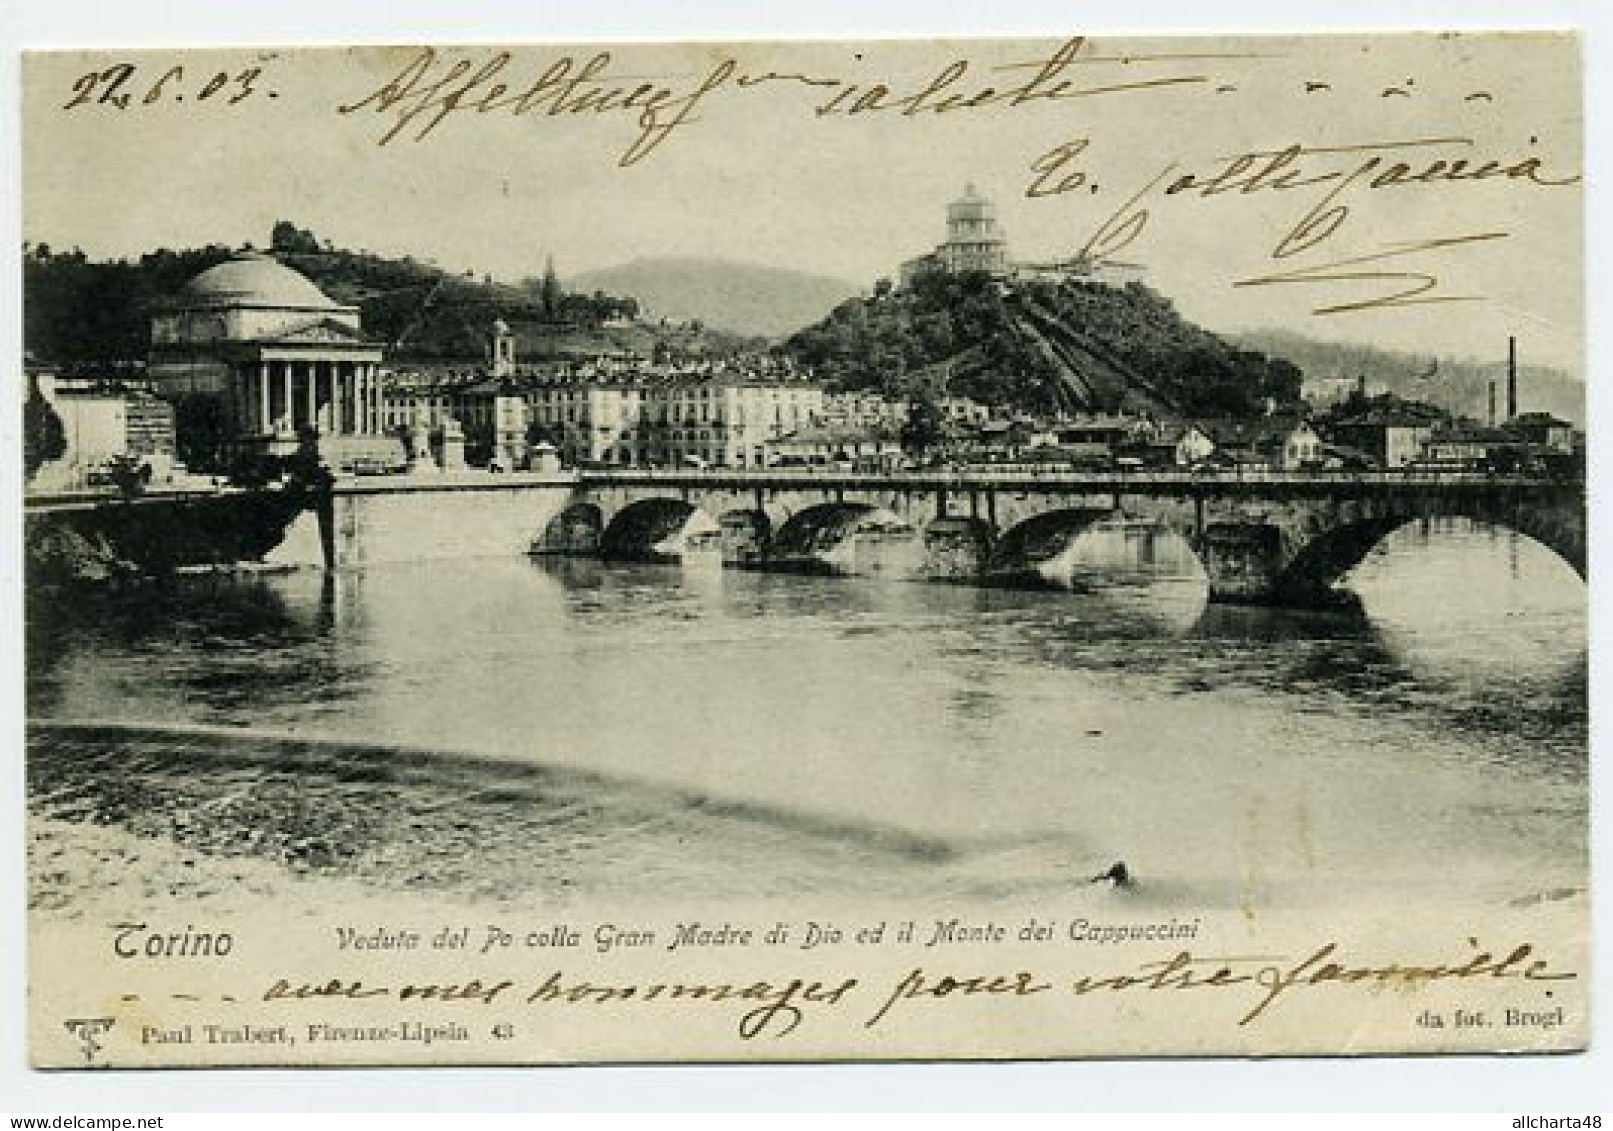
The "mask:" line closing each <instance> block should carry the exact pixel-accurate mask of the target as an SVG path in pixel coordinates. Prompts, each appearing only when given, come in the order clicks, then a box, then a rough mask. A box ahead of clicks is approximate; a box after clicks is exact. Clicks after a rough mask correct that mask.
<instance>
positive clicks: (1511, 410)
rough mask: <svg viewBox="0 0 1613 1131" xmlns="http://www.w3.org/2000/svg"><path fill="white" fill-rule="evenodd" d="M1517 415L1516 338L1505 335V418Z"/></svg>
mask: <svg viewBox="0 0 1613 1131" xmlns="http://www.w3.org/2000/svg"><path fill="white" fill-rule="evenodd" d="M1517 415H1518V339H1517V338H1514V337H1512V336H1511V335H1508V336H1507V419H1508V420H1511V419H1512V418H1513V417H1514V416H1517Z"/></svg>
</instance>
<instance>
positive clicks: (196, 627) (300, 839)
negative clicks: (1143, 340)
mask: <svg viewBox="0 0 1613 1131" xmlns="http://www.w3.org/2000/svg"><path fill="white" fill-rule="evenodd" d="M1068 567H1069V569H1068V574H1069V581H1070V584H1069V587H1068V588H1065V589H1049V590H1037V591H1023V590H1012V589H990V588H976V587H970V586H962V585H946V584H935V583H922V582H915V581H903V580H897V579H893V578H891V577H889V576H885V575H876V576H874V577H869V578H862V577H850V578H846V577H807V576H798V575H778V574H768V573H761V572H750V571H738V570H731V569H730V570H725V569H722V568H719V567H718V566H717V565H716V564H715V563H711V562H705V561H692V562H690V563H688V564H685V565H681V566H680V565H605V564H601V563H598V562H592V561H582V560H562V559H549V560H525V559H508V560H506V559H478V560H465V561H436V562H429V563H422V564H418V565H398V566H384V567H383V566H378V567H373V568H369V569H364V570H354V571H346V572H342V573H339V574H337V575H335V576H333V577H326V576H324V575H322V574H321V573H319V572H317V571H301V572H290V573H276V574H270V573H260V574H229V575H197V576H187V577H181V578H177V579H172V580H170V581H168V582H165V583H162V584H155V585H151V586H147V587H139V588H131V589H125V590H121V591H102V592H97V593H93V594H88V595H86V594H83V593H79V594H75V595H74V596H73V597H72V598H71V599H70V600H67V599H50V598H37V599H35V600H33V601H32V602H31V603H30V607H29V610H28V620H29V623H28V634H29V638H28V645H29V669H28V706H29V711H30V716H31V722H32V723H33V724H35V725H34V727H33V729H32V730H31V732H30V739H29V752H30V763H29V786H30V798H31V806H32V811H33V812H34V813H35V814H36V815H38V816H43V817H48V818H53V819H56V820H59V821H65V822H88V823H95V824H101V825H109V826H116V827H124V828H128V829H132V830H134V831H135V832H136V833H138V834H139V835H141V836H144V837H150V838H155V839H160V840H164V841H166V842H177V843H178V844H180V845H181V846H182V847H183V848H184V849H185V851H187V852H189V853H191V854H192V857H193V858H195V859H198V860H201V861H202V862H203V863H204V864H205V862H206V861H207V860H209V859H219V858H230V859H246V858H250V857H256V858H261V859H268V860H271V861H272V862H274V863H275V865H276V866H278V867H284V868H287V869H291V870H294V871H299V872H303V873H310V874H316V875H330V876H339V877H348V878H351V879H355V880H358V881H360V882H362V883H364V884H369V885H377V886H379V887H382V888H392V889H398V890H405V891H411V890H418V891H425V892H429V893H434V894H438V895H441V896H442V897H444V898H461V897H463V898H487V897H497V898H505V899H518V898H528V897H532V896H534V895H542V896H543V897H544V898H546V899H550V900H560V901H562V902H564V901H566V900H570V901H578V900H584V899H587V898H590V897H592V896H595V895H598V894H609V895H621V896H627V897H631V898H633V899H635V900H654V899H658V898H665V899H676V898H682V897H685V896H691V895H693V896H717V897H727V896H730V895H752V896H757V897H773V896H776V895H780V894H788V893H801V892H820V893H825V894H834V895H836V896H837V897H838V896H840V895H845V894H866V895H869V896H879V895H886V894H891V893H898V892H899V893H902V894H914V893H917V894H920V895H933V896H961V897H968V898H980V899H992V898H1022V897H1024V896H1026V895H1033V896H1034V895H1035V894H1036V893H1038V892H1052V891H1063V892H1068V891H1070V890H1071V889H1072V888H1080V887H1082V886H1083V885H1085V884H1086V882H1087V880H1088V879H1089V878H1090V877H1091V876H1092V875H1095V874H1097V873H1099V872H1102V871H1104V870H1105V869H1107V868H1108V867H1109V865H1111V864H1112V863H1114V862H1115V861H1122V860H1123V861H1124V862H1125V863H1126V865H1127V867H1128V870H1129V871H1130V872H1131V873H1132V874H1133V875H1134V876H1136V877H1137V880H1138V891H1139V892H1141V893H1145V895H1146V899H1147V900H1148V901H1149V902H1151V903H1153V904H1156V905H1158V906H1161V907H1167V908H1182V909H1184V910H1185V909H1194V908H1205V909H1210V908H1245V909H1258V908H1262V907H1272V908H1295V909H1301V908H1314V907H1328V906H1339V907H1348V906H1356V905H1363V904H1366V903H1368V902H1370V903H1372V904H1374V905H1376V904H1378V903H1380V902H1381V900H1382V899H1384V898H1390V899H1405V900H1413V901H1415V900H1449V901H1458V902H1464V903H1478V904H1497V905H1499V904H1502V903H1509V902H1518V901H1528V900H1531V899H1540V898H1561V897H1563V896H1564V895H1566V894H1572V893H1576V892H1579V891H1581V890H1583V888H1584V886H1585V883H1586V869H1587V862H1586V851H1587V849H1586V843H1587V829H1586V823H1587V822H1586V807H1587V797H1588V786H1587V734H1588V721H1587V713H1588V712H1587V694H1586V598H1585V589H1584V585H1583V583H1582V582H1581V581H1580V580H1579V578H1578V577H1577V576H1575V575H1574V573H1573V572H1572V571H1571V570H1570V569H1568V567H1567V566H1566V565H1564V564H1563V563H1562V562H1561V561H1559V560H1558V559H1556V558H1555V557H1554V556H1553V555H1551V554H1550V553H1549V552H1547V551H1545V550H1544V549H1542V548H1541V547H1539V546H1538V545H1536V544H1534V543H1532V542H1529V541H1527V540H1525V539H1523V538H1521V537H1518V536H1514V535H1511V534H1509V533H1505V532H1499V531H1494V530H1490V529H1487V528H1482V527H1473V526H1471V525H1469V524H1466V523H1464V522H1460V521H1440V522H1436V523H1433V524H1430V525H1424V526H1412V527H1408V528H1406V529H1404V530H1402V531H1401V532H1399V533H1397V534H1396V535H1394V536H1393V537H1392V538H1390V539H1389V540H1387V541H1386V542H1385V543H1384V544H1383V545H1382V546H1380V547H1379V548H1378V549H1377V550H1376V551H1375V552H1374V554H1373V555H1372V556H1371V557H1370V558H1369V559H1368V560H1367V561H1366V562H1365V563H1363V564H1362V565H1361V566H1360V567H1359V568H1358V569H1357V570H1356V571H1355V572H1354V574H1353V575H1352V576H1351V577H1350V578H1349V586H1350V588H1351V589H1352V590H1353V592H1355V593H1356V594H1357V595H1358V596H1359V597H1360V605H1359V607H1351V608H1341V609H1337V610H1328V611H1284V610H1270V609H1254V608H1237V607H1223V606H1213V605H1207V604H1206V602H1205V585H1204V582H1203V579H1202V577H1201V576H1199V575H1198V574H1197V571H1196V567H1195V566H1194V564H1193V561H1192V557H1191V555H1190V554H1188V553H1187V552H1186V551H1185V547H1182V546H1179V545H1172V544H1171V539H1170V538H1167V537H1162V536H1156V535H1150V534H1143V535H1139V534H1138V533H1136V532H1131V533H1130V534H1127V533H1119V532H1112V533H1107V534H1104V533H1100V534H1097V535H1089V536H1087V537H1086V538H1085V539H1084V540H1083V541H1082V542H1081V543H1078V545H1077V546H1076V547H1075V549H1074V550H1073V551H1072V553H1071V554H1070V555H1069V561H1068ZM65 723H72V724H75V725H73V726H65V725H59V724H65ZM79 724H82V725H79ZM91 724H93V725H91ZM37 894H38V893H37V889H36V898H37Z"/></svg>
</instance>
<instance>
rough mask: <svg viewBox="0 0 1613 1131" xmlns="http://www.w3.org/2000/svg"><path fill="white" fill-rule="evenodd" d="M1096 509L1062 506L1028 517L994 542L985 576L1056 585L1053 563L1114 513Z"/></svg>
mask: <svg viewBox="0 0 1613 1131" xmlns="http://www.w3.org/2000/svg"><path fill="white" fill-rule="evenodd" d="M1117 513H1118V512H1117V511H1114V510H1106V509H1101V508H1096V507H1066V508H1061V509H1059V510H1051V511H1043V512H1042V513H1041V514H1034V515H1031V516H1030V517H1029V518H1027V519H1024V520H1022V521H1020V522H1019V523H1017V524H1015V525H1014V526H1011V527H1009V528H1008V529H1007V530H1006V531H1004V532H1003V535H1002V537H1001V538H1000V539H998V540H997V545H996V548H995V549H994V551H993V553H992V555H991V558H990V560H989V562H988V565H987V575H988V576H989V577H990V578H991V579H993V580H995V581H998V582H1030V583H1034V584H1057V583H1058V582H1059V580H1060V579H1059V578H1057V577H1055V576H1053V574H1054V573H1055V572H1056V571H1057V569H1058V567H1057V565H1056V564H1055V563H1056V562H1057V561H1058V559H1059V558H1061V557H1062V556H1063V555H1064V554H1065V553H1066V552H1068V551H1069V549H1070V547H1071V546H1073V545H1075V540H1076V539H1077V538H1079V537H1080V536H1081V535H1082V534H1083V533H1085V532H1086V531H1087V530H1089V529H1091V528H1092V527H1093V526H1095V525H1097V524H1098V523H1099V522H1102V521H1103V520H1104V519H1106V518H1110V517H1112V516H1113V515H1115V514H1117Z"/></svg>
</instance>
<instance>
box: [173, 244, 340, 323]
mask: <svg viewBox="0 0 1613 1131" xmlns="http://www.w3.org/2000/svg"><path fill="white" fill-rule="evenodd" d="M185 297H186V298H189V299H192V300H197V301H200V302H202V303H205V304H206V305H208V306H259V307H262V306H268V307H294V308H297V309H314V310H340V309H342V307H341V304H340V303H337V302H333V301H332V300H331V299H330V297H329V296H328V295H326V294H325V292H324V291H322V290H320V289H319V288H318V287H316V286H314V284H313V283H311V282H309V281H308V279H307V278H306V277H305V276H303V275H300V274H298V273H297V272H296V271H293V270H292V269H291V268H290V267H287V266H286V265H285V264H284V263H280V262H278V261H276V260H274V259H272V258H270V257H269V256H267V255H260V254H258V253H256V252H241V253H240V254H238V255H235V256H233V257H231V258H229V259H226V260H225V261H224V262H223V263H220V264H218V265H217V266H215V267H209V268H208V269H207V270H206V271H203V272H202V273H201V274H200V275H197V276H196V277H195V278H194V279H192V280H191V281H190V282H188V283H186V284H185Z"/></svg>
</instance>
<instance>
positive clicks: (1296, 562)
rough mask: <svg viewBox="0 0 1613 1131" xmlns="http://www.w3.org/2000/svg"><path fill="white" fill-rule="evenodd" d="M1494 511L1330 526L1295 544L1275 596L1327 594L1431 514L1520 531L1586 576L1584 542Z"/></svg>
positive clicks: (1386, 517)
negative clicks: (1386, 541)
mask: <svg viewBox="0 0 1613 1131" xmlns="http://www.w3.org/2000/svg"><path fill="white" fill-rule="evenodd" d="M1507 517H1508V518H1510V519H1511V521H1499V520H1498V516H1496V515H1494V514H1488V513H1485V512H1484V511H1483V510H1482V509H1475V508H1458V509H1453V510H1448V511H1445V510H1442V511H1440V512H1438V513H1435V514H1427V515H1404V514H1390V515H1372V516H1367V517H1362V518H1358V519H1356V520H1355V521H1352V522H1345V523H1341V524H1339V525H1337V526H1333V527H1330V528H1328V529H1326V530H1324V531H1322V532H1321V533H1320V534H1318V535H1316V536H1315V537H1313V538H1311V539H1310V540H1309V541H1307V542H1304V543H1303V544H1301V545H1299V546H1297V547H1296V548H1295V549H1294V551H1293V552H1292V553H1291V555H1290V556H1289V557H1288V560H1287V562H1286V564H1285V565H1284V566H1283V569H1282V571H1281V573H1280V574H1279V575H1278V578H1277V585H1276V590H1277V593H1276V596H1277V598H1278V599H1279V600H1285V601H1300V602H1309V601H1310V600H1313V599H1315V598H1317V597H1319V596H1326V595H1328V594H1330V593H1331V592H1332V590H1333V589H1334V587H1335V586H1336V585H1337V584H1338V583H1339V582H1340V581H1342V580H1343V579H1344V578H1345V576H1346V575H1347V574H1348V573H1349V572H1350V571H1351V570H1353V569H1354V568H1355V567H1356V566H1358V565H1360V564H1361V563H1362V562H1363V561H1365V560H1366V558H1367V556H1368V555H1369V554H1371V553H1372V551H1373V550H1374V549H1376V548H1377V546H1378V545H1379V544H1380V543H1381V542H1383V540H1384V539H1386V538H1388V537H1389V536H1390V535H1391V534H1393V533H1395V531H1397V530H1401V529H1403V528H1404V527H1406V526H1409V525H1411V524H1412V523H1414V522H1418V521H1421V520H1423V519H1428V518H1434V519H1441V518H1458V519H1468V520H1469V521H1472V522H1475V523H1479V524H1481V525H1484V526H1490V527H1493V528H1496V529H1499V530H1509V531H1512V532H1513V533H1516V534H1521V535H1523V536H1524V537H1526V538H1528V539H1530V540H1531V541H1533V542H1536V543H1539V544H1540V545H1541V546H1543V547H1545V548H1546V549H1548V550H1550V551H1552V552H1553V553H1555V554H1556V555H1557V557H1558V558H1560V559H1561V560H1562V561H1564V562H1565V563H1566V564H1567V565H1568V566H1570V567H1571V568H1572V569H1573V570H1574V571H1575V572H1576V573H1578V574H1579V576H1580V578H1581V580H1583V579H1584V578H1585V559H1584V545H1583V542H1581V541H1579V540H1577V539H1575V538H1572V537H1569V536H1566V532H1565V531H1564V530H1563V529H1561V528H1560V527H1559V526H1558V525H1557V524H1555V523H1553V522H1551V521H1549V518H1548V520H1546V521H1539V520H1534V519H1531V518H1529V517H1527V516H1525V515H1522V514H1514V515H1510V516H1507Z"/></svg>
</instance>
